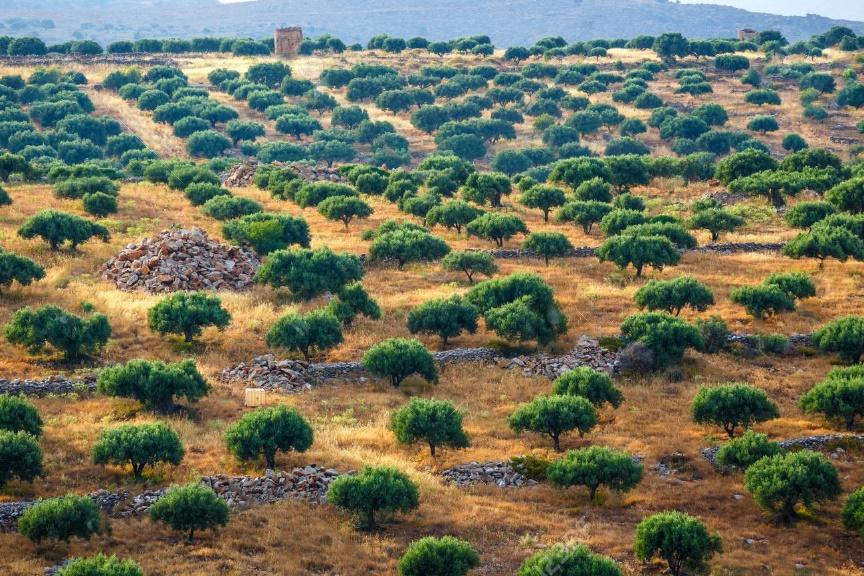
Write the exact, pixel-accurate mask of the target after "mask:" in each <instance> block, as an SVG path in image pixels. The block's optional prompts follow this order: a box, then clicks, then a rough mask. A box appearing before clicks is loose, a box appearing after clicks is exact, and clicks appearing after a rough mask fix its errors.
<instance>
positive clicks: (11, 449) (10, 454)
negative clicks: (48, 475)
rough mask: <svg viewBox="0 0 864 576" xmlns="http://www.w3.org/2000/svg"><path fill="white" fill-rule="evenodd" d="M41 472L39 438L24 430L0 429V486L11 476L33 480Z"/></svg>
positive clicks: (7, 481)
mask: <svg viewBox="0 0 864 576" xmlns="http://www.w3.org/2000/svg"><path fill="white" fill-rule="evenodd" d="M42 474H43V470H42V448H40V447H39V440H38V439H37V438H36V437H35V436H33V435H32V434H30V433H29V432H26V431H25V430H18V431H13V430H7V429H0V488H4V487H5V486H6V484H8V483H9V480H11V479H12V478H18V479H19V480H23V481H25V482H33V480H34V479H36V478H37V477H38V476H41V475H42Z"/></svg>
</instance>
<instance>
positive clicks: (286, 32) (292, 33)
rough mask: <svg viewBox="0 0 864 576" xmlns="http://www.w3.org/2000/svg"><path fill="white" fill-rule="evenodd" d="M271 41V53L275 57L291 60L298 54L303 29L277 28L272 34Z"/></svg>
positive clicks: (297, 27) (292, 27) (296, 27)
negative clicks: (272, 47)
mask: <svg viewBox="0 0 864 576" xmlns="http://www.w3.org/2000/svg"><path fill="white" fill-rule="evenodd" d="M273 40H274V43H273V46H274V49H273V52H274V54H276V56H281V57H284V58H293V57H295V56H297V54H299V53H300V44H301V43H302V42H303V28H301V27H300V26H291V27H290V28H277V29H276V31H275V32H274V33H273Z"/></svg>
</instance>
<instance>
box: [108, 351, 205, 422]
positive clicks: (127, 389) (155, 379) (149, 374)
mask: <svg viewBox="0 0 864 576" xmlns="http://www.w3.org/2000/svg"><path fill="white" fill-rule="evenodd" d="M96 388H97V390H98V391H99V393H100V394H106V395H108V396H120V397H123V398H135V399H136V400H138V401H139V402H141V404H143V405H144V408H146V409H148V410H156V411H159V412H168V411H170V410H171V409H173V408H174V397H175V396H177V397H181V396H182V397H185V398H186V400H187V401H189V402H197V401H198V400H200V399H201V398H203V397H204V396H206V395H207V394H208V393H209V392H210V385H209V384H208V383H207V381H206V380H205V379H204V377H203V376H201V374H200V373H199V372H198V370H197V369H196V368H195V363H194V362H193V361H192V360H183V361H181V362H176V363H174V364H165V363H164V362H160V361H158V360H153V361H150V360H130V361H129V362H127V363H126V364H120V365H117V366H109V367H107V368H103V369H102V370H101V371H100V372H99V376H98V377H97V379H96Z"/></svg>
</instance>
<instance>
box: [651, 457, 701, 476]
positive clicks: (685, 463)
mask: <svg viewBox="0 0 864 576" xmlns="http://www.w3.org/2000/svg"><path fill="white" fill-rule="evenodd" d="M651 468H652V469H653V470H654V471H655V472H657V474H658V475H659V476H662V477H663V478H670V479H671V478H676V479H679V480H701V479H702V475H701V474H700V473H699V471H698V470H697V469H696V466H694V464H693V461H692V460H691V459H690V457H689V456H687V455H686V454H684V453H683V452H672V453H671V454H665V455H663V456H661V457H660V460H658V462H657V464H655V465H654V466H652V467H651ZM682 476H686V477H682Z"/></svg>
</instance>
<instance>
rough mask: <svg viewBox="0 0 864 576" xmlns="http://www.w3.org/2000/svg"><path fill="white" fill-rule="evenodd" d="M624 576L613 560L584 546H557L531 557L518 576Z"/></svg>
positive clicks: (522, 566)
mask: <svg viewBox="0 0 864 576" xmlns="http://www.w3.org/2000/svg"><path fill="white" fill-rule="evenodd" d="M549 574H555V576H586V575H588V574H590V575H591V576H622V575H623V572H622V571H621V568H619V567H618V564H616V563H615V561H614V560H612V559H611V558H607V557H606V556H601V555H600V554H595V553H594V552H592V551H591V550H590V549H589V548H588V547H587V546H585V545H584V544H577V545H575V546H565V545H563V544H556V545H555V546H552V547H550V548H547V549H545V550H542V551H540V552H537V553H536V554H534V555H532V556H529V557H528V558H526V559H525V561H524V562H522V565H521V566H520V567H519V571H518V572H517V573H516V575H517V576H548V575H549Z"/></svg>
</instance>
